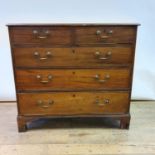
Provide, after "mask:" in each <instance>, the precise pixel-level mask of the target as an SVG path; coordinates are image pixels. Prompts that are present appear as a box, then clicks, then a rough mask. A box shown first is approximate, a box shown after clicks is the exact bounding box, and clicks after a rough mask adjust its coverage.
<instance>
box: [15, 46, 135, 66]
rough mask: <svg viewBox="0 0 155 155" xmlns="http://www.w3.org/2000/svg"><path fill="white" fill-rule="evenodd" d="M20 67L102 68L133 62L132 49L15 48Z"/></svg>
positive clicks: (17, 64)
mask: <svg viewBox="0 0 155 155" xmlns="http://www.w3.org/2000/svg"><path fill="white" fill-rule="evenodd" d="M13 53H14V57H15V65H16V66H18V67H100V66H105V65H108V64H129V63H131V62H132V55H133V49H132V47H92V48H90V47H81V48H14V50H13Z"/></svg>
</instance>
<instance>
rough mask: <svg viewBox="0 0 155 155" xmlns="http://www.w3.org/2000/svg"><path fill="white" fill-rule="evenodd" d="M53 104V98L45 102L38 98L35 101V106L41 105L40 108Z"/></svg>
mask: <svg viewBox="0 0 155 155" xmlns="http://www.w3.org/2000/svg"><path fill="white" fill-rule="evenodd" d="M53 104H54V101H53V100H49V101H47V103H46V102H44V101H42V100H38V101H37V106H39V107H41V108H45V109H46V108H49V107H50V106H52V105H53Z"/></svg>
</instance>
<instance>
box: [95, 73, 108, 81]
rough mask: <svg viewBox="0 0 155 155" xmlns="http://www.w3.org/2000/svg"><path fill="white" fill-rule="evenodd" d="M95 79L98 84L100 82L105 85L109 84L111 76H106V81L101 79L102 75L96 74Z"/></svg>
mask: <svg viewBox="0 0 155 155" xmlns="http://www.w3.org/2000/svg"><path fill="white" fill-rule="evenodd" d="M94 78H95V79H96V80H97V81H98V82H100V83H105V82H107V81H108V80H109V79H110V75H109V74H106V75H105V77H104V79H100V75H99V74H96V75H95V76H94Z"/></svg>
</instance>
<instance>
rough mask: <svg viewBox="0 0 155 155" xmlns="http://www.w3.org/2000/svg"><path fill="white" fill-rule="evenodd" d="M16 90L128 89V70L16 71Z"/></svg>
mask: <svg viewBox="0 0 155 155" xmlns="http://www.w3.org/2000/svg"><path fill="white" fill-rule="evenodd" d="M16 85H17V89H18V90H61V91H62V90H72V89H73V90H74V89H75V90H94V89H97V90H98V89H122V88H129V87H130V70H129V69H66V70H63V69H52V70H50V69H43V70H33V69H32V70H16Z"/></svg>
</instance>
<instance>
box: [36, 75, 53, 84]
mask: <svg viewBox="0 0 155 155" xmlns="http://www.w3.org/2000/svg"><path fill="white" fill-rule="evenodd" d="M36 78H37V79H40V83H43V84H46V83H49V82H50V81H51V80H52V78H53V76H52V75H48V76H47V79H48V80H43V78H42V76H41V75H37V76H36Z"/></svg>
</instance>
